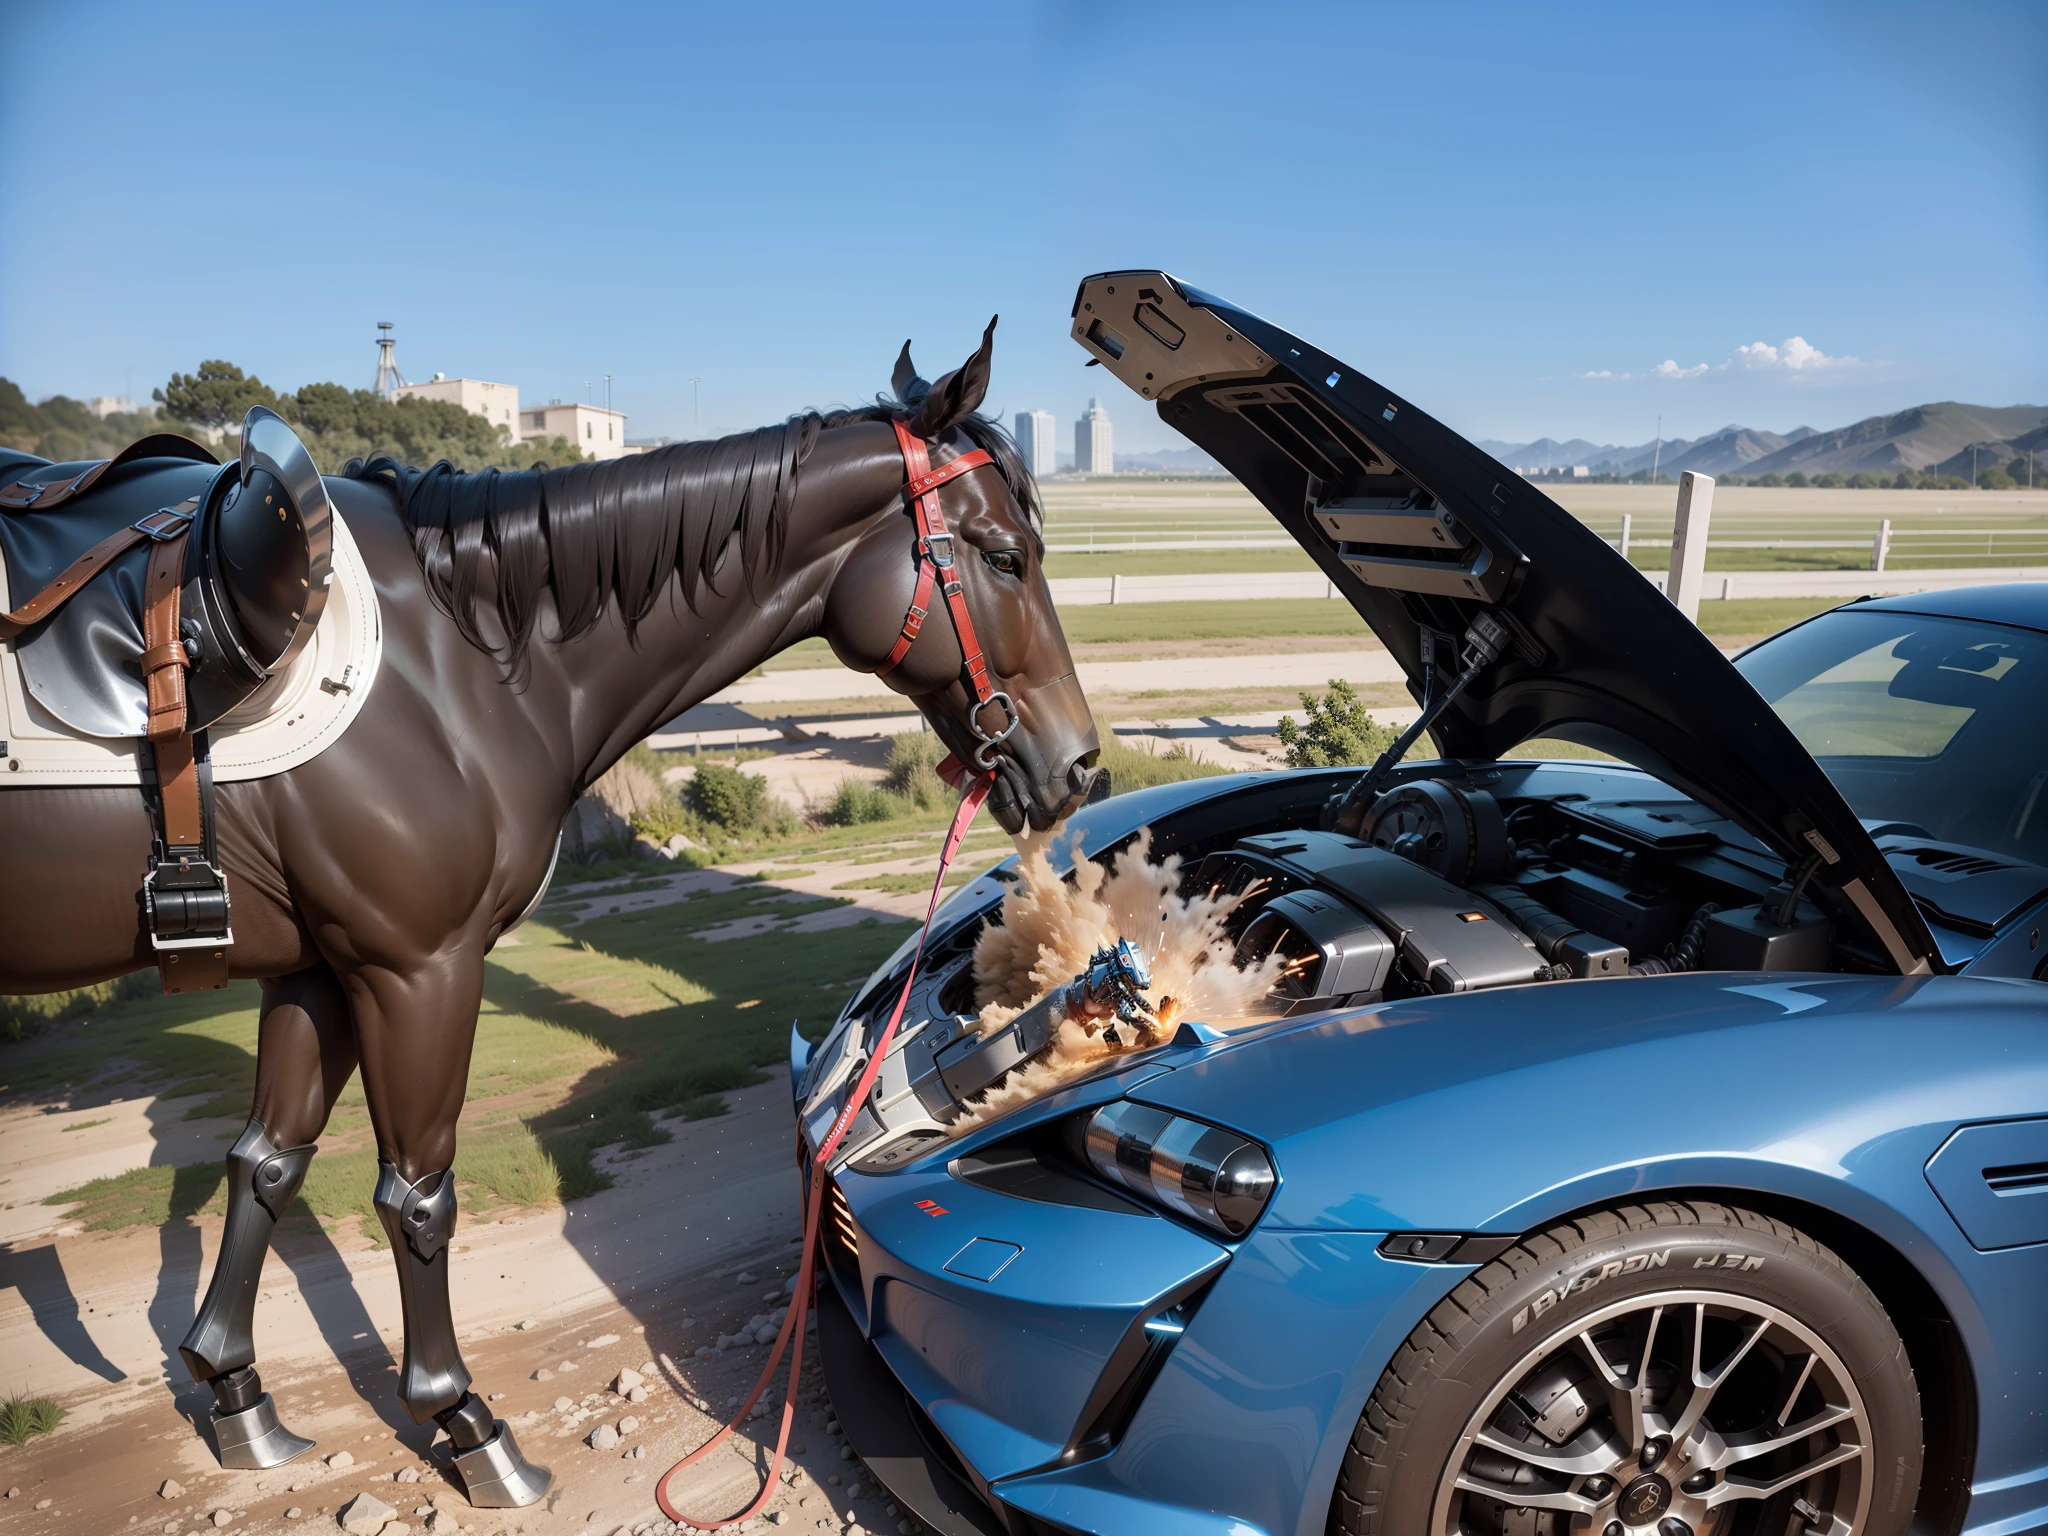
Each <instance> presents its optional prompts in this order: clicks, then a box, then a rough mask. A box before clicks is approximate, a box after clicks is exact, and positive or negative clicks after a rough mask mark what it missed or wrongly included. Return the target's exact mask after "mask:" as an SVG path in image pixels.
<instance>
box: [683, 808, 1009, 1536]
mask: <svg viewBox="0 0 2048 1536" xmlns="http://www.w3.org/2000/svg"><path fill="white" fill-rule="evenodd" d="M993 783H994V780H993V779H990V778H976V779H973V780H971V781H969V783H968V785H967V787H966V788H965V789H964V790H963V791H962V793H961V795H960V808H959V809H958V810H956V811H955V812H954V813H953V825H952V827H951V829H950V830H948V832H947V833H946V845H945V847H944V848H943V849H941V850H940V852H939V873H938V875H937V877H936V878H935V879H934V880H933V881H932V899H931V901H930V902H929V903H928V904H927V905H926V906H925V909H924V927H923V929H922V930H920V931H919V933H918V936H917V948H916V949H915V950H913V951H912V952H911V956H910V974H909V975H907V976H905V977H904V978H903V990H902V992H900V993H899V994H897V998H896V1008H895V1011H894V1012H892V1013H891V1014H890V1015H889V1023H888V1025H887V1027H886V1028H884V1029H883V1031H882V1034H881V1038H880V1039H878V1040H877V1041H876V1042H875V1047H874V1049H873V1050H872V1051H870V1052H869V1053H868V1064H867V1068H866V1070H865V1071H863V1072H862V1073H861V1075H860V1081H859V1082H858V1083H857V1084H855V1085H854V1089H853V1092H851V1093H849V1094H848V1095H847V1096H846V1107H845V1108H844V1109H842V1110H841V1111H840V1112H839V1118H838V1119H837V1120H835V1121H833V1122H832V1129H831V1130H830V1131H829V1132H828V1133H827V1134H826V1136H825V1139H824V1141H822V1142H821V1143H819V1146H818V1154H817V1156H816V1157H815V1158H813V1159H812V1162H811V1175H810V1185H811V1188H810V1195H809V1198H808V1199H807V1200H806V1201H805V1203H804V1257H803V1264H802V1267H801V1268H799V1269H798V1270H797V1272H796V1295H795V1297H794V1298H793V1299H792V1300H791V1303H790V1308H789V1314H788V1316H786V1317H785V1318H784V1319H783V1321H782V1331H781V1332H780V1333H779V1334H777V1335H776V1336H775V1347H774V1349H772V1350H770V1351H769V1353H768V1363H767V1365H765V1366H764V1367H762V1370H761V1379H760V1380H759V1381H757V1382H755V1383H754V1390H753V1391H752V1392H749V1393H748V1394H747V1400H746V1401H745V1402H744V1403H742V1404H740V1409H739V1412H738V1413H736V1414H734V1415H733V1416H732V1419H731V1422H729V1423H728V1424H726V1426H725V1427H724V1428H723V1429H721V1430H719V1432H718V1433H717V1434H715V1435H713V1436H712V1437H711V1438H710V1439H709V1440H706V1441H705V1442H704V1443H703V1444H702V1445H700V1446H698V1447H697V1449H696V1450H694V1451H692V1452H690V1454H689V1455H687V1456H685V1457H684V1458H683V1459H682V1460H681V1461H679V1462H677V1463H676V1464H675V1465H674V1466H672V1467H670V1468H669V1469H668V1470H667V1471H666V1472H664V1473H662V1474H661V1481H660V1482H658V1483H656V1484H655V1485H654V1502H655V1503H657V1504H659V1505H660V1506H661V1512H662V1513H663V1514H664V1515H666V1516H668V1518H669V1519H671V1520H673V1521H675V1522H676V1524H678V1525H687V1526H689V1527H690V1528H691V1529H692V1530H698V1531H718V1530H723V1529H724V1528H725V1527H726V1526H729V1525H737V1524H738V1523H739V1522H740V1521H742V1520H751V1519H753V1518H754V1516H756V1515H758V1514H760V1513H761V1511H762V1510H764V1509H766V1508H767V1507H768V1505H769V1503H770V1501H771V1500H773V1499H774V1497H775V1487H776V1484H777V1483H779V1482H781V1480H782V1464H783V1462H784V1461H785V1460H786V1459H787V1458H788V1453H789V1430H790V1426H791V1424H793V1423H794V1422H795V1420H796V1394H797V1386H798V1383H799V1382H800V1380H801V1379H802V1376H803V1369H804V1324H805V1322H806V1320H807V1319H808V1318H809V1316H810V1311H811V1289H812V1280H813V1269H814V1267H815V1265H816V1262H817V1257H818V1218H819V1210H820V1207H821V1205H822V1203H823V1200H824V1193H825V1169H826V1165H827V1164H828V1163H830V1162H831V1160H832V1154H833V1153H834V1152H835V1151H837V1150H838V1147H839V1143H840V1141H841V1139H842V1138H844V1137H845V1135H846V1131H847V1127H849V1126H850V1125H852V1124H853V1117H854V1116H855V1115H857V1114H859V1113H860V1107H861V1105H863V1104H865V1103H866V1102H867V1097H868V1094H869V1092H870V1091H871V1090H872V1089H873V1088H874V1086H875V1078H876V1076H877V1075H878V1074H879V1073H880V1072H881V1070H882V1061H883V1058H885V1057H886V1056H887V1055H888V1054H889V1047H890V1045H891V1044H892V1043H893V1042H894V1041H895V1039H896V1026H897V1025H898V1024H900V1023H902V1022H903V1010H904V1008H905V1007H906V1006H908V1004H909V1002H910V987H911V983H913V982H914V981H916V980H917V966H918V962H919V961H920V960H922V959H923V958H924V944H925V940H926V939H927V938H928V937H929V936H930V934H931V931H932V914H933V913H935V912H937V911H938V910H939V889H940V887H941V886H943V885H944V884H945V881H946V871H947V870H948V869H949V868H950V867H951V866H952V863H953V856H954V855H955V854H957V853H958V852H959V851H960V844H961V842H962V841H963V840H964V839H965V838H966V836H967V829H968V828H969V827H970V826H972V825H973V823H974V815H975V812H977V811H979V810H980V809H981V802H982V801H984V800H986V799H987V798H988V792H989V789H990V787H991V785H992V784H993ZM785 1349H787V1350H789V1351H790V1357H789V1386H788V1388H787V1390H785V1391H784V1393H783V1395H782V1429H781V1432H780V1433H779V1434H778V1435H777V1436H776V1438H775V1461H774V1463H773V1465H771V1466H770V1467H769V1468H768V1481H767V1485H766V1486H765V1487H763V1488H762V1490H761V1495H760V1497H759V1498H757V1499H755V1500H754V1502H753V1503H752V1504H749V1505H748V1506H747V1507H746V1508H745V1509H743V1510H742V1511H740V1513H738V1514H736V1515H727V1516H726V1517H725V1518H724V1519H723V1520H710V1521H705V1520H697V1519H693V1518H692V1517H691V1516H689V1515H686V1514H684V1513H683V1512H682V1511H681V1510H679V1509H677V1508H676V1507H675V1506H674V1505H673V1504H671V1503H669V1501H668V1484H669V1479H670V1478H672V1477H674V1476H675V1475H676V1474H677V1473H678V1472H680V1471H682V1470H683V1468H685V1467H687V1466H689V1465H690V1464H691V1463H692V1462H694V1461H696V1460H697V1459H698V1458H699V1457H701V1456H703V1455H705V1454H706V1453H708V1452H709V1451H710V1450H711V1449H712V1447H714V1446H716V1445H717V1444H718V1443H719V1442H720V1441H722V1440H724V1439H725V1437H726V1436H727V1435H729V1434H731V1433H732V1432H733V1431H734V1430H736V1429H738V1428H739V1427H740V1425H741V1424H742V1423H744V1422H745V1421H746V1417H747V1414H748V1413H749V1412H751V1411H752V1409H753V1406H754V1404H755V1403H756V1402H757V1401H758V1400H759V1399H760V1396H761V1394H762V1393H763V1392H764V1391H766V1390H767V1387H768V1383H769V1382H770V1381H771V1380H772V1379H773V1378H774V1375H775V1368H776V1366H777V1365H779V1364H780V1363H781V1362H782V1352H783V1351H784V1350H785Z"/></svg>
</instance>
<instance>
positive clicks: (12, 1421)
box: [0, 1396, 64, 1445]
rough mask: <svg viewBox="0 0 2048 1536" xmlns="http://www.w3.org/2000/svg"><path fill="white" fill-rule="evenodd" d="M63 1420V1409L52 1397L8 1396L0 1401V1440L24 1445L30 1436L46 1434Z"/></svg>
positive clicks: (9, 1443)
mask: <svg viewBox="0 0 2048 1536" xmlns="http://www.w3.org/2000/svg"><path fill="white" fill-rule="evenodd" d="M63 1422H64V1410H63V1409H62V1408H59V1407H58V1406H57V1404H56V1402H55V1400H54V1399H52V1398H47V1397H19V1396H16V1397H10V1398H8V1399H7V1401H6V1402H4V1403H0V1442H5V1443H6V1444H8V1445H26V1444H28V1442H29V1439H30V1437H31V1436H34V1435H47V1434H48V1433H49V1432H50V1431H51V1430H53V1429H55V1428H56V1427H57V1426H58V1425H59V1424H62V1423H63Z"/></svg>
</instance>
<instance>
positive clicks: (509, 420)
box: [398, 373, 525, 441]
mask: <svg viewBox="0 0 2048 1536" xmlns="http://www.w3.org/2000/svg"><path fill="white" fill-rule="evenodd" d="M398 398H400V399H406V398H411V399H414V400H445V401H447V402H448V403H449V404H450V405H459V406H461V407H462V408H463V409H464V410H465V411H472V412H474V413H475V414H476V415H478V416H481V417H483V419H484V420H485V421H488V422H489V423H490V424H491V425H492V426H494V427H503V428H504V429H505V435H506V437H507V438H508V439H511V440H514V441H516V440H517V439H519V438H520V437H523V436H524V435H525V434H524V433H522V432H521V431H520V430H519V386H518V385H517V384H492V383H490V382H488V381H487V380H484V379H451V378H449V377H448V375H447V374H445V373H437V374H435V375H434V376H433V377H432V378H431V379H428V380H426V381H425V382H424V383H420V384H401V385H399V386H398Z"/></svg>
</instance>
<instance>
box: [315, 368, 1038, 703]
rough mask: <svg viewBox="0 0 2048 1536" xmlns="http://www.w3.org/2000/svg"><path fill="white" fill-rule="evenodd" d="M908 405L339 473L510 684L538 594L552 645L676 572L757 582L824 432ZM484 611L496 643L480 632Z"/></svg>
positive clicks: (645, 605) (688, 582) (655, 590)
mask: <svg viewBox="0 0 2048 1536" xmlns="http://www.w3.org/2000/svg"><path fill="white" fill-rule="evenodd" d="M905 414H908V412H907V411H906V408H905V407H904V406H903V405H902V404H900V403H899V402H897V401H895V400H893V399H891V398H889V397H887V396H880V397H878V398H877V399H876V401H875V403H874V404H873V405H867V406H857V407H853V408H851V409H843V410H835V411H829V412H824V413H820V412H817V411H807V412H804V413H802V414H799V415H796V416H792V417H790V418H789V419H788V420H787V421H785V422H783V423H782V424H781V425H779V426H772V427H756V428H754V429H753V430H752V431H749V432H736V433H734V434H733V435H732V436H730V437H721V438H715V439H710V440H707V441H703V442H691V443H670V444H666V445H664V446H663V447H660V448H655V449H652V450H651V451H649V452H647V453H642V454H632V455H628V456H626V457H623V458H617V459H606V460H604V461H602V462H598V463H583V464H571V465H569V466H567V467H566V468H561V469H525V470H505V469H485V470H477V471H462V470H458V469H456V468H455V467H454V466H453V465H452V464H450V463H449V462H448V461H447V460H445V459H443V460H442V461H441V462H439V463H437V464H435V465H434V466H433V467H431V468H429V469H415V468H413V467H411V466H409V465H405V464H401V463H399V462H398V461H397V460H396V459H393V458H391V457H389V456H388V455H383V454H380V455H378V456H377V457H375V458H373V459H370V460H368V461H367V462H366V461H364V460H362V459H354V460H351V461H350V462H349V463H348V464H347V465H346V466H345V467H344V468H343V470H342V473H343V474H344V475H346V476H347V477H349V478H350V479H355V480H374V481H379V482H381V483H383V484H384V485H385V486H386V487H387V488H388V489H389V490H390V491H391V493H392V495H393V496H394V497H396V498H397V501H398V506H399V512H400V515H401V516H402V517H403V519H404V521H405V526H406V531H407V532H408V534H409V535H410V536H411V539H412V546H413V553H414V555H415V556H417V557H418V559H419V562H420V570H421V572H422V573H423V574H424V576H425V577H426V583H427V592H428V594H429V596H430V597H431V599H432V601H433V603H434V605H435V606H436V607H438V608H440V609H441V610H442V611H443V612H445V613H446V614H448V616H449V617H450V618H452V619H453V620H454V621H455V626H456V628H457V629H458V630H459V631H460V632H461V634H462V636H463V638H464V639H465V640H467V641H468V642H469V643H470V644H471V645H474V646H475V647H476V648H477V649H478V650H481V651H485V652H488V653H489V654H491V655H493V656H495V657H497V658H498V659H499V660H500V661H501V662H503V663H504V664H505V665H506V666H507V667H508V668H509V669H510V672H511V675H512V676H513V677H515V678H517V677H521V676H523V675H524V673H525V667H526V657H527V651H528V649H529V647H530V646H531V644H532V641H533V637H534V633H535V630H536V627H537V625H538V624H539V620H540V612H541V599H542V597H543V596H544V595H552V596H553V598H554V606H555V630H556V633H555V634H554V636H553V638H554V639H555V640H556V641H558V642H561V641H568V640H573V639H575V638H577V637H578V636H579V635H584V634H587V633H589V632H590V631H591V630H592V629H595V628H596V627H597V625H598V623H599V621H600V620H601V619H602V618H603V617H604V615H605V611H606V609H607V608H609V607H610V606H611V605H612V604H613V603H616V604H617V605H618V610H619V615H620V617H621V618H622V619H623V620H624V622H625V624H626V627H627V629H628V630H629V631H630V630H631V629H633V628H634V627H635V626H637V625H638V624H639V623H640V622H641V621H642V620H643V619H645V618H646V617H647V616H648V615H649V614H650V613H652V612H653V610H654V606H655V604H656V603H657V602H658V601H659V600H660V597H661V594H662V592H663V591H664V590H666V588H667V586H668V581H669V577H670V576H671V575H676V574H680V575H681V578H682V580H681V583H680V586H681V591H682V598H683V601H684V603H685V604H687V605H688V606H689V608H690V610H691V611H692V612H693V613H694V612H696V611H697V610H698V603H699V602H700V600H701V599H702V596H703V593H704V589H705V588H707V587H712V586H713V584H714V582H715V581H716V580H717V578H718V577H720V576H721V575H724V574H726V572H725V566H726V563H727V560H728V557H729V555H730V556H735V557H737V560H738V565H739V576H740V579H741V580H742V581H744V582H745V583H746V584H747V589H748V591H749V592H753V591H754V590H755V585H754V584H755V582H756V581H757V580H760V579H772V578H773V576H774V574H775V572H776V571H777V569H778V568H779V566H780V563H781V559H782V554H783V538H782V536H783V532H784V529H785V527H786V525H787V521H788V516H789V511H790V508H791V506H792V505H793V504H794V503H795V500H796V493H797V484H798V479H799V476H800V474H801V472H802V468H803V464H804V460H805V459H806V458H808V457H809V456H810V452H811V449H812V448H813V447H814V446H815V445H816V443H817V440H818V434H819V433H820V432H824V431H829V430H831V429H832V428H834V427H841V426H847V425H850V424H853V423H857V422H873V421H888V420H890V419H891V418H892V417H896V416H902V415H905ZM957 425H958V429H959V431H960V432H961V433H962V434H964V435H965V436H966V437H967V438H968V439H969V441H971V442H972V443H973V444H974V445H975V446H976V447H978V448H985V449H987V450H988V453H989V456H990V457H991V458H992V459H993V460H994V461H995V464H996V467H997V469H998V470H999V471H1000V473H1001V474H1002V477H1003V479H1004V480H1005V481H1006V482H1007V483H1008V484H1009V487H1010V492H1011V494H1012V495H1013V496H1015V497H1016V499H1017V503H1018V505H1019V506H1021V507H1023V508H1024V509H1025V513H1026V515H1027V516H1028V517H1029V518H1030V519H1031V526H1032V530H1033V532H1034V534H1036V533H1038V531H1039V530H1040V529H1041V528H1042V526H1043V521H1044V516H1043V509H1042V505H1041V503H1040V501H1039V497H1038V487H1037V485H1036V484H1035V483H1034V482H1033V481H1032V478H1031V474H1030V471H1029V470H1027V469H1026V468H1025V467H1024V461H1023V457H1022V455H1020V454H1019V453H1018V452H1017V448H1016V445H1015V444H1014V443H1013V442H1012V441H1011V440H1010V436H1009V434H1008V433H1006V432H1005V431H1004V430H1003V428H1002V426H1001V425H1000V424H999V423H997V422H995V421H992V420H990V419H989V418H987V417H984V416H980V415H970V416H968V417H967V418H965V419H964V420H962V421H961V422H959V423H958V424H957ZM484 611H488V612H489V613H490V614H491V616H492V618H493V619H494V620H495V626H494V627H495V628H496V629H497V631H498V633H499V634H500V635H501V636H502V637H503V638H502V640H501V641H499V642H498V643H495V644H494V643H493V642H492V640H491V639H490V638H489V636H487V635H486V634H485V633H484V629H483V626H482V623H481V622H480V615H481V613H483V612H484Z"/></svg>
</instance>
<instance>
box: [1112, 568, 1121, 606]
mask: <svg viewBox="0 0 2048 1536" xmlns="http://www.w3.org/2000/svg"><path fill="white" fill-rule="evenodd" d="M1123 595H1124V579H1123V577H1121V576H1111V577H1110V578H1109V601H1110V605H1111V606H1112V607H1114V606H1115V604H1116V602H1117V600H1118V599H1119V598H1121V597H1122V596H1123Z"/></svg>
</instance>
